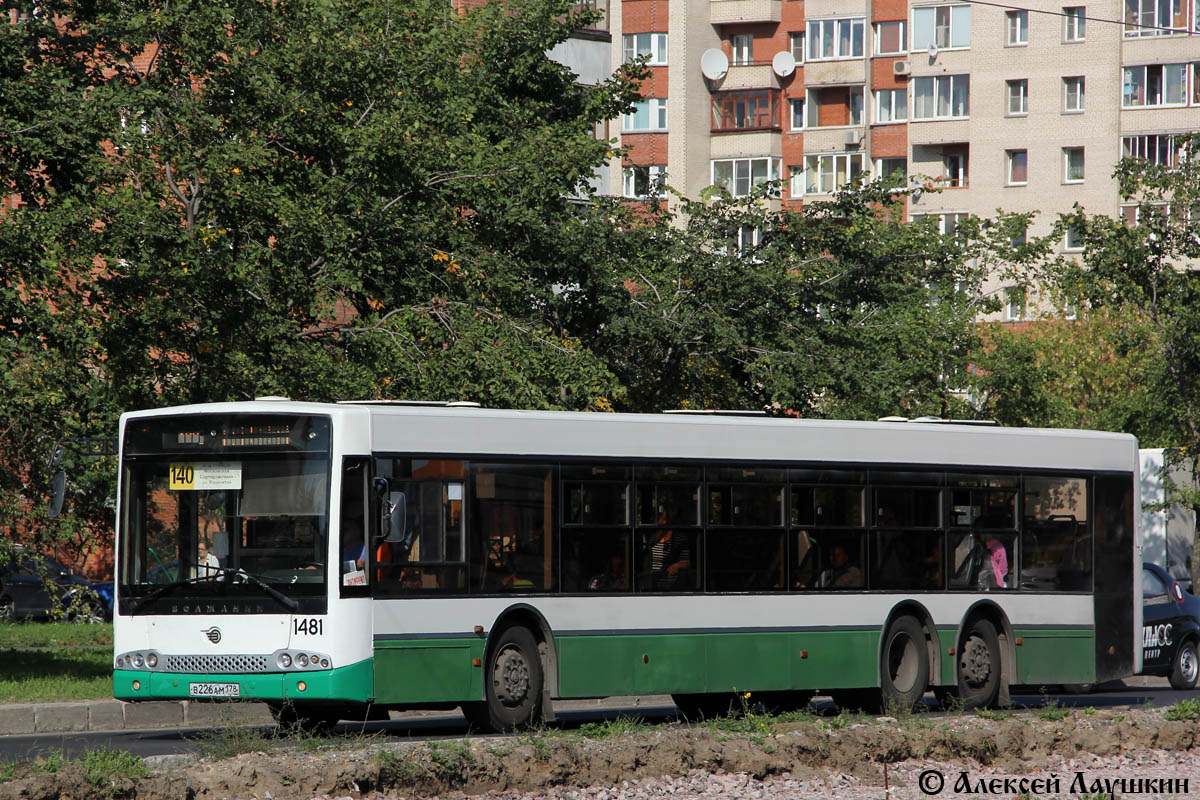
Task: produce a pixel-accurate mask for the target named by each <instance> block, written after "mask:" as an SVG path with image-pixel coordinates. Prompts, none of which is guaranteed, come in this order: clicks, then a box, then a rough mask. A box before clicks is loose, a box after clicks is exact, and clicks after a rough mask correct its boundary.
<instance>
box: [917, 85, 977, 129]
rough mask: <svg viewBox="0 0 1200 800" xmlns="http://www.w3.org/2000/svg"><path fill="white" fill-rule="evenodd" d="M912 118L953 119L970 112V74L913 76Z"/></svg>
mask: <svg viewBox="0 0 1200 800" xmlns="http://www.w3.org/2000/svg"><path fill="white" fill-rule="evenodd" d="M912 84H913V119H953V118H955V117H966V116H968V114H969V113H970V103H969V100H968V98H969V95H970V90H971V76H970V75H939V76H937V77H932V78H914V79H913V81H912Z"/></svg>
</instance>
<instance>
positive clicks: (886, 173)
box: [875, 158, 908, 183]
mask: <svg viewBox="0 0 1200 800" xmlns="http://www.w3.org/2000/svg"><path fill="white" fill-rule="evenodd" d="M875 177H876V178H898V179H899V180H900V181H901V183H903V182H904V180H905V179H906V178H907V177H908V159H907V158H877V159H875Z"/></svg>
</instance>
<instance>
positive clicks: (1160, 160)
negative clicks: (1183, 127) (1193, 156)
mask: <svg viewBox="0 0 1200 800" xmlns="http://www.w3.org/2000/svg"><path fill="white" fill-rule="evenodd" d="M1183 141H1184V140H1183V139H1180V140H1178V141H1176V139H1175V137H1174V136H1168V135H1167V134H1165V133H1159V134H1149V135H1146V136H1124V137H1122V138H1121V156H1122V158H1144V159H1146V160H1147V161H1149V162H1150V163H1151V164H1156V165H1157V166H1160V167H1176V166H1179V164H1180V162H1181V161H1182V159H1183Z"/></svg>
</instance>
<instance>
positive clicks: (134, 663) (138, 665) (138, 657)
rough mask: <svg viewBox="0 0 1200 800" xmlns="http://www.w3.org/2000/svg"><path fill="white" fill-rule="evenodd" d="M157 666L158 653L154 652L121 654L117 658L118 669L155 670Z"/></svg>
mask: <svg viewBox="0 0 1200 800" xmlns="http://www.w3.org/2000/svg"><path fill="white" fill-rule="evenodd" d="M157 666H158V653H156V652H154V651H153V650H148V651H147V650H138V651H134V652H131V653H121V654H120V655H118V656H117V658H116V668H117V669H154V668H155V667H157Z"/></svg>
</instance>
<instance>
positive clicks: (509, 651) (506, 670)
mask: <svg viewBox="0 0 1200 800" xmlns="http://www.w3.org/2000/svg"><path fill="white" fill-rule="evenodd" d="M529 679H530V675H529V662H528V661H526V660H525V654H524V653H523V652H521V649H520V648H519V647H517V646H515V645H508V646H507V647H505V648H504V649H503V650H501V651H500V652H499V653H498V654H497V655H496V667H495V669H494V670H493V672H492V685H493V687H494V688H495V691H496V699H497V700H498V701H500V703H501V704H503V705H504V706H506V707H508V708H516V707H517V706H519V705H521V704H522V703H523V702H525V699H526V698H527V697H529Z"/></svg>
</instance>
